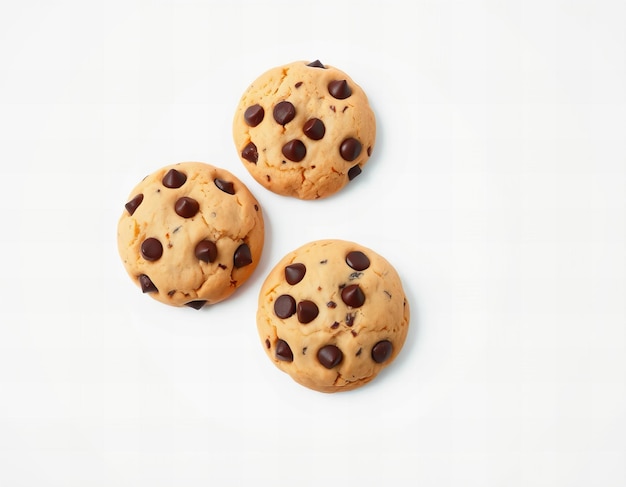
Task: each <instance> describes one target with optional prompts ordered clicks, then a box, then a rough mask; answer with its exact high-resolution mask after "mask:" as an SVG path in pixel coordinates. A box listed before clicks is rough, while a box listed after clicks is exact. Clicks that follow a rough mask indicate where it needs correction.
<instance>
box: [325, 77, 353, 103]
mask: <svg viewBox="0 0 626 487" xmlns="http://www.w3.org/2000/svg"><path fill="white" fill-rule="evenodd" d="M328 92H329V93H330V94H331V95H332V97H333V98H337V99H338V100H345V99H346V98H348V97H349V96H350V95H351V94H352V89H351V88H350V86H349V85H348V82H347V81H346V80H345V79H336V80H334V81H331V82H330V83H328Z"/></svg>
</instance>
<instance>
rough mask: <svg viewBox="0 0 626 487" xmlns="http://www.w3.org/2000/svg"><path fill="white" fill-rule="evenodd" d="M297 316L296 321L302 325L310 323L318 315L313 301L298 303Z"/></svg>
mask: <svg viewBox="0 0 626 487" xmlns="http://www.w3.org/2000/svg"><path fill="white" fill-rule="evenodd" d="M296 312H297V314H298V321H299V322H300V323H302V324H303V325H306V324H307V323H311V321H313V320H314V319H315V318H317V315H318V314H319V309H318V308H317V305H316V304H315V303H314V302H313V301H308V300H306V299H305V300H303V301H300V302H299V303H298V307H297V310H296Z"/></svg>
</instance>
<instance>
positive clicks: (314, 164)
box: [233, 61, 376, 200]
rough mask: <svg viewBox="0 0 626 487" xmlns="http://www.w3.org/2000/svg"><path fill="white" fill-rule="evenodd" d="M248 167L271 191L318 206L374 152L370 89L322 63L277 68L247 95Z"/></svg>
mask: <svg viewBox="0 0 626 487" xmlns="http://www.w3.org/2000/svg"><path fill="white" fill-rule="evenodd" d="M233 138H234V141H235V146H236V149H237V152H238V154H239V157H240V159H241V161H242V162H243V164H244V166H245V167H246V168H247V169H248V171H249V172H250V174H251V175H252V176H253V177H254V179H255V180H256V181H257V182H259V183H260V184H261V185H263V186H264V187H265V188H267V189H269V190H270V191H273V192H274V193H277V194H281V195H284V196H292V197H296V198H300V199H303V200H313V199H319V198H325V197H327V196H330V195H332V194H334V193H336V192H337V191H339V190H340V189H342V188H343V187H344V186H345V185H346V184H348V182H349V181H351V180H353V179H354V178H355V177H357V176H358V175H359V174H361V171H362V169H363V166H364V165H365V163H366V162H367V160H368V159H369V157H370V155H371V154H372V150H373V149H374V142H375V138H376V120H375V116H374V112H373V111H372V109H371V107H370V104H369V102H368V99H367V96H366V94H365V92H364V91H363V89H361V87H360V86H359V85H357V84H356V83H355V82H354V81H353V80H352V79H351V78H350V77H349V76H348V75H347V74H346V73H344V72H343V71H340V70H339V69H337V68H335V67H332V66H329V65H323V64H322V63H321V62H319V61H313V62H307V61H298V62H293V63H290V64H286V65H284V66H279V67H275V68H273V69H270V70H269V71H267V72H265V73H264V74H263V75H261V76H260V77H259V78H258V79H257V80H255V81H254V82H253V83H252V84H251V85H250V86H249V87H248V89H247V90H246V91H245V92H244V94H243V96H242V97H241V100H240V102H239V105H238V107H237V110H236V112H235V117H234V121H233Z"/></svg>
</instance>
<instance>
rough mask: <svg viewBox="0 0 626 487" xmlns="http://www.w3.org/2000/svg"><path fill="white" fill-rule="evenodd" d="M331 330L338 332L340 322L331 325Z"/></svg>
mask: <svg viewBox="0 0 626 487" xmlns="http://www.w3.org/2000/svg"><path fill="white" fill-rule="evenodd" d="M330 328H331V329H333V330H336V329H337V328H339V322H338V321H335V322H333V324H332V325H330Z"/></svg>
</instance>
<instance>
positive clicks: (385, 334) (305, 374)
mask: <svg viewBox="0 0 626 487" xmlns="http://www.w3.org/2000/svg"><path fill="white" fill-rule="evenodd" d="M409 314H410V313H409V303H408V301H407V298H406V295H405V292H404V290H403V287H402V283H401V281H400V277H399V275H398V273H397V272H396V270H395V269H394V268H393V267H392V266H391V264H390V263H389V262H388V261H387V260H385V259H384V258H383V257H381V256H380V255H378V254H377V253H375V252H374V251H373V250H371V249H369V248H366V247H363V246H362V245H359V244H356V243H353V242H348V241H343V240H319V241H314V242H310V243H308V244H306V245H304V246H302V247H300V248H298V249H297V250H295V251H293V252H290V253H289V254H287V255H286V256H285V257H283V258H282V259H281V260H280V262H278V264H277V265H276V266H275V267H274V268H273V269H272V271H271V272H270V273H269V274H268V276H267V278H266V280H265V282H264V283H263V285H262V287H261V291H260V294H259V305H258V310H257V328H258V332H259V336H260V338H261V343H262V345H263V348H264V349H265V352H266V353H267V355H268V357H269V358H270V359H271V360H272V362H273V363H274V364H275V365H276V366H277V367H278V368H279V369H281V370H282V371H284V372H286V373H288V374H289V375H290V376H291V377H292V378H293V379H294V380H295V381H296V382H298V383H300V384H302V385H304V386H306V387H309V388H311V389H314V390H317V391H321V392H337V391H347V390H351V389H355V388H357V387H360V386H362V385H364V384H366V383H367V382H369V381H371V380H372V379H373V378H374V377H376V375H377V374H378V373H379V372H380V371H381V370H382V369H383V368H384V367H386V366H387V365H389V364H390V363H391V362H392V361H393V360H394V359H395V358H396V356H397V355H398V353H400V350H401V349H402V346H403V345H404V342H405V339H406V336H407V332H408V328H409Z"/></svg>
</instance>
